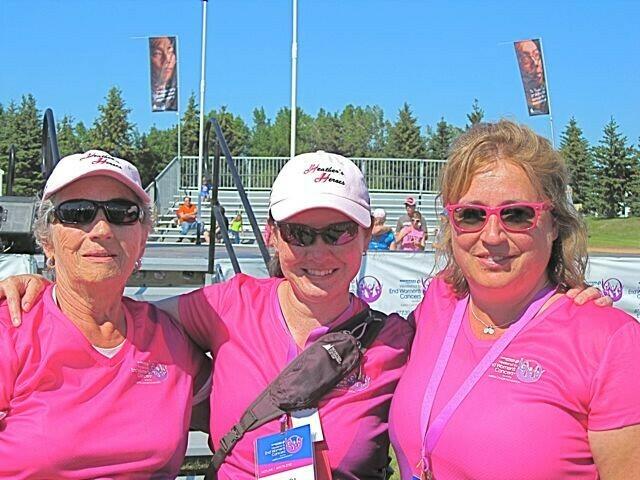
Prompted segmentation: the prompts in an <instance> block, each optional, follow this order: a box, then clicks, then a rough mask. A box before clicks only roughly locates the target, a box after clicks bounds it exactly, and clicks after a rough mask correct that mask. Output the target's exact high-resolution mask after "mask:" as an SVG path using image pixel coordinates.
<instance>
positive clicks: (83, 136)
mask: <svg viewBox="0 0 640 480" xmlns="http://www.w3.org/2000/svg"><path fill="white" fill-rule="evenodd" d="M74 132H75V136H76V138H77V139H78V143H79V145H80V148H79V151H80V152H86V151H87V150H91V149H94V148H96V147H94V146H93V144H92V140H91V131H90V130H88V129H87V127H85V125H84V123H82V122H78V123H77V124H76V127H75V129H74Z"/></svg>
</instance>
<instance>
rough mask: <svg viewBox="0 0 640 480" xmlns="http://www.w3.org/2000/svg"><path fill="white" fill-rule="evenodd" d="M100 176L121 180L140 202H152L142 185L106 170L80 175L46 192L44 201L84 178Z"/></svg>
mask: <svg viewBox="0 0 640 480" xmlns="http://www.w3.org/2000/svg"><path fill="white" fill-rule="evenodd" d="M98 176H103V177H111V178H113V179H115V180H119V181H120V182H121V183H123V184H124V185H126V186H127V187H128V188H129V189H130V190H131V191H133V193H135V194H136V196H137V197H138V198H139V199H140V200H142V201H143V202H144V203H150V202H151V197H149V195H148V194H147V192H145V191H144V189H143V188H142V187H141V186H140V185H138V184H137V183H136V182H134V181H133V180H131V179H130V178H128V177H127V176H125V175H122V174H119V173H117V172H115V171H113V170H110V169H104V170H101V169H95V170H92V171H90V172H85V173H83V174H80V175H78V176H77V177H75V178H72V179H69V181H68V182H65V183H64V184H62V185H59V186H57V187H55V188H54V189H51V190H45V192H44V194H43V200H46V199H47V198H49V197H50V196H51V195H53V194H54V193H56V192H59V191H60V190H62V189H63V188H65V187H67V186H69V185H71V184H72V183H75V182H77V181H78V180H81V179H83V178H89V177H98Z"/></svg>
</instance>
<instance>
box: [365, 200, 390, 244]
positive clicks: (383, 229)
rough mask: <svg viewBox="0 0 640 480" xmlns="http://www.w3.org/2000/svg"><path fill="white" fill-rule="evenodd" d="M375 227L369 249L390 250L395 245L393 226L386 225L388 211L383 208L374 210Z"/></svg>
mask: <svg viewBox="0 0 640 480" xmlns="http://www.w3.org/2000/svg"><path fill="white" fill-rule="evenodd" d="M372 216H373V229H372V230H371V241H370V242H369V250H390V249H392V248H391V247H392V245H393V246H394V249H395V245H394V240H395V238H394V235H393V231H392V229H391V227H388V226H386V225H385V221H386V219H387V213H386V212H385V211H384V209H383V208H376V209H375V210H374V211H373V214H372Z"/></svg>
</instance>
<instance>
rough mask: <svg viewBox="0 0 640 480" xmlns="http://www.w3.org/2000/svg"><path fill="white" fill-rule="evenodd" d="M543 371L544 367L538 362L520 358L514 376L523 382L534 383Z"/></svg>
mask: <svg viewBox="0 0 640 480" xmlns="http://www.w3.org/2000/svg"><path fill="white" fill-rule="evenodd" d="M543 373H544V369H543V368H542V366H541V365H540V364H539V363H538V362H535V361H533V360H527V359H525V358H521V359H520V364H519V365H518V370H516V378H517V379H518V380H520V381H521V382H524V383H534V382H537V381H538V380H540V377H541V376H542V374H543Z"/></svg>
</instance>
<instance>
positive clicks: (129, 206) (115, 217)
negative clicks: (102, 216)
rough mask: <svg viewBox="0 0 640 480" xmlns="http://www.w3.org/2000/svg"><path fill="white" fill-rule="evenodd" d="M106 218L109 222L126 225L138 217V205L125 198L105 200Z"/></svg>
mask: <svg viewBox="0 0 640 480" xmlns="http://www.w3.org/2000/svg"><path fill="white" fill-rule="evenodd" d="M103 205H104V208H105V210H106V211H107V220H109V222H111V223H115V224H122V225H127V224H130V223H134V222H136V221H137V220H138V219H139V218H140V207H138V205H136V204H135V203H133V202H129V201H126V200H110V201H108V202H105V203H104V204H103Z"/></svg>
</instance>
